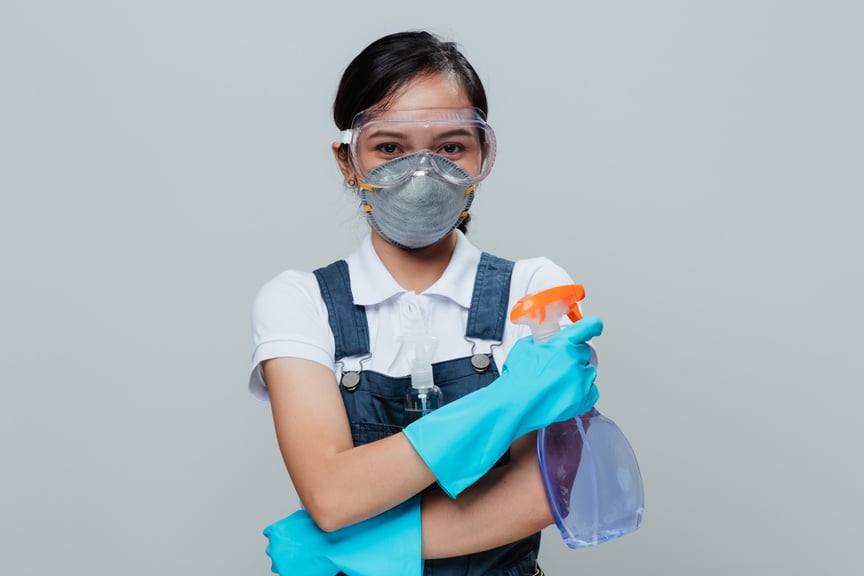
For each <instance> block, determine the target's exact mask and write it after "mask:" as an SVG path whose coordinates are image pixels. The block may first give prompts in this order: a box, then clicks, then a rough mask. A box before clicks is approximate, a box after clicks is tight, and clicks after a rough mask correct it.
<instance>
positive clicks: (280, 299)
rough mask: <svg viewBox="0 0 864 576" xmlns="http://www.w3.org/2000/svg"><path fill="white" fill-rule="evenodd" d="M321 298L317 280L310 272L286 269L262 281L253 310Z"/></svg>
mask: <svg viewBox="0 0 864 576" xmlns="http://www.w3.org/2000/svg"><path fill="white" fill-rule="evenodd" d="M320 299H321V292H320V290H319V288H318V281H317V280H316V279H315V275H314V274H313V273H312V272H306V271H301V270H286V271H284V272H281V273H279V274H278V275H276V276H274V277H273V278H271V279H270V280H268V281H267V282H265V283H264V285H263V286H261V288H260V289H259V290H258V293H257V294H256V295H255V300H254V304H253V306H254V311H255V312H259V311H266V310H268V309H271V308H277V309H278V308H280V307H283V306H290V305H296V304H297V302H298V300H299V301H302V302H306V303H308V302H310V301H312V302H314V301H316V300H320Z"/></svg>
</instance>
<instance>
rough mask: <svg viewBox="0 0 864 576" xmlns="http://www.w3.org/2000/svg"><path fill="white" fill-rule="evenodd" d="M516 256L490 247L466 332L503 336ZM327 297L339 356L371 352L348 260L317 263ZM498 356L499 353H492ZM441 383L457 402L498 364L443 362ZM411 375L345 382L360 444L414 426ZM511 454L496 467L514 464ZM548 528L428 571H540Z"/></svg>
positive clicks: (370, 375) (436, 563) (531, 574)
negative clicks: (409, 419)
mask: <svg viewBox="0 0 864 576" xmlns="http://www.w3.org/2000/svg"><path fill="white" fill-rule="evenodd" d="M512 271H513V262H511V261H509V260H503V259H501V258H497V257H495V256H492V255H490V254H488V253H485V252H484V253H483V254H482V256H481V258H480V263H479V265H478V267H477V273H476V275H475V279H474V292H473V295H472V299H471V308H470V310H469V312H468V322H467V328H466V334H465V336H466V337H467V338H481V339H486V340H497V341H500V340H501V337H502V334H503V332H504V326H505V322H506V319H507V303H508V301H509V294H510V276H511V274H512ZM315 276H316V278H317V279H318V283H319V286H320V288H321V296H322V298H323V299H324V303H325V304H326V305H327V311H328V318H329V321H330V327H331V330H332V332H333V337H334V339H335V340H336V358H335V360H337V361H339V360H341V359H342V358H344V357H345V356H350V355H365V354H368V353H369V329H368V324H367V323H366V316H365V310H364V309H363V307H362V306H355V305H354V303H353V297H352V296H351V284H350V279H349V275H348V266H347V264H346V263H345V262H344V261H341V260H340V261H338V262H334V263H333V264H331V265H330V266H327V267H326V268H321V269H318V270H315ZM490 360H491V359H490ZM432 370H433V374H434V378H435V384H437V385H438V386H439V387H440V388H441V390H442V392H443V394H444V399H445V402H451V401H453V400H455V399H457V398H460V397H462V396H464V395H465V394H468V393H469V392H472V391H474V390H477V389H479V388H482V387H484V386H487V385H488V384H490V383H491V382H492V381H493V380H495V379H496V378H497V377H498V375H499V372H498V368H497V366H496V365H495V362H494V361H492V362H491V364H490V366H489V368H488V369H487V370H486V371H485V372H482V373H478V372H477V371H476V370H475V369H474V367H473V366H472V364H471V358H457V359H454V360H448V361H445V362H439V363H437V364H435V365H433V367H432ZM409 384H410V378H409V377H403V378H394V377H390V376H386V375H384V374H380V373H377V372H372V371H368V370H366V371H363V372H361V373H360V386H359V387H357V388H356V389H355V390H354V391H349V390H346V389H345V388H342V389H341V391H342V399H343V401H344V402H345V408H346V410H347V413H348V419H349V420H350V422H351V434H352V435H353V438H354V444H355V445H356V446H359V445H361V444H366V443H369V442H374V441H376V440H380V439H382V438H386V437H387V436H390V435H391V434H395V433H397V432H399V431H400V430H402V428H403V427H404V426H405V425H406V419H405V410H404V408H405V404H404V403H405V392H406V390H407V388H408V386H409ZM507 458H508V455H505V456H504V457H503V458H502V459H501V460H500V461H499V462H498V464H496V466H499V465H502V464H504V463H506V461H507ZM539 549H540V533H539V532H538V533H536V534H533V535H532V536H529V537H528V538H525V539H522V540H519V541H518V542H514V543H512V544H508V545H505V546H501V547H499V548H495V549H493V550H487V551H485V552H480V553H477V554H469V555H466V556H458V557H454V558H445V559H440V560H427V561H426V562H425V563H424V572H423V573H424V575H425V576H535V575H536V574H538V572H537V570H538V569H537V553H538V551H539Z"/></svg>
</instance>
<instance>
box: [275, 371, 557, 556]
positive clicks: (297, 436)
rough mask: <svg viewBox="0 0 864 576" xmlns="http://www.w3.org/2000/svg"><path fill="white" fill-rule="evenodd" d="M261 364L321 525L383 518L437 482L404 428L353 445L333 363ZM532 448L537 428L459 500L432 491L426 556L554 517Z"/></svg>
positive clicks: (287, 453)
mask: <svg viewBox="0 0 864 576" xmlns="http://www.w3.org/2000/svg"><path fill="white" fill-rule="evenodd" d="M262 368H263V371H264V380H265V382H267V388H268V390H269V393H270V404H271V407H272V410H273V421H274V425H275V428H276V436H277V439H278V441H279V447H280V450H281V452H282V457H283V459H284V461H285V466H286V468H287V469H288V472H289V475H290V476H291V479H292V481H293V483H294V487H295V489H296V490H297V494H298V496H299V497H300V501H301V502H302V503H303V506H304V508H305V509H306V511H307V512H308V513H309V515H310V516H311V517H312V518H313V519H314V520H315V523H316V524H317V525H318V526H319V527H320V528H321V529H322V530H325V531H333V530H338V529H339V528H342V527H344V526H348V525H350V524H354V523H356V522H360V521H362V520H365V519H367V518H370V517H372V516H375V515H377V514H380V513H381V512H384V511H385V510H389V509H390V508H392V507H393V506H396V505H397V504H399V503H401V502H403V501H405V500H407V499H408V498H410V497H412V496H414V495H415V494H417V493H419V492H420V491H422V490H423V489H425V488H426V487H428V486H429V485H431V484H433V483H434V482H435V477H434V475H433V474H432V472H431V471H430V470H429V468H428V467H427V466H426V464H425V463H424V462H423V460H422V459H421V458H420V456H419V455H418V454H417V453H416V452H415V451H414V448H413V447H412V446H411V444H410V443H409V442H408V440H407V439H406V438H405V436H404V435H403V434H396V435H393V436H390V437H388V438H385V439H383V440H379V441H377V442H373V443H370V444H366V445H363V446H358V447H354V445H353V441H352V438H351V430H350V427H349V423H348V416H347V414H346V412H345V407H344V404H343V403H342V398H341V395H340V392H339V387H338V386H337V384H336V381H335V378H334V375H333V373H332V372H331V371H330V370H329V369H328V368H326V367H325V366H322V365H320V364H318V363H316V362H312V361H309V360H302V359H297V358H275V359H272V360H267V361H265V362H264V363H263V364H262ZM534 447H535V435H534V434H529V435H526V436H524V437H522V438H520V439H518V440H517V441H516V442H515V443H514V444H513V445H512V447H511V458H510V463H509V464H508V465H507V466H503V467H500V468H496V469H493V470H492V471H490V472H489V473H487V474H486V475H485V476H484V477H483V478H481V479H480V480H479V481H478V482H477V483H476V484H474V485H473V486H472V487H470V488H469V489H467V490H466V491H465V492H463V493H462V494H460V496H459V497H458V498H457V499H455V500H453V499H451V498H449V497H448V496H447V495H446V494H444V493H443V492H441V491H440V490H431V491H429V492H427V493H426V494H424V496H423V501H422V523H423V556H424V558H443V557H451V556H458V555H462V554H467V553H471V552H479V551H482V550H486V549H489V548H493V547H496V546H500V545H503V544H506V543H509V542H513V541H515V540H517V539H519V538H523V537H525V536H528V535H530V534H533V533H534V532H536V531H537V530H539V529H541V528H544V527H545V526H548V525H549V524H551V523H552V515H551V512H550V510H549V505H548V503H547V501H546V496H545V493H544V489H543V483H542V479H541V477H540V472H539V468H538V464H537V459H536V450H535V448H534Z"/></svg>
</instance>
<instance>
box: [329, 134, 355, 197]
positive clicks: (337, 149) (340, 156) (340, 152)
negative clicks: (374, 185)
mask: <svg viewBox="0 0 864 576" xmlns="http://www.w3.org/2000/svg"><path fill="white" fill-rule="evenodd" d="M331 148H332V149H333V157H334V158H335V159H336V164H337V165H338V166H339V171H340V172H342V177H343V178H345V181H346V182H351V181H353V182H356V181H357V179H356V177H355V176H354V169H353V168H352V167H351V162H350V161H349V160H348V154H347V148H345V145H344V144H342V143H341V142H333V144H332V145H331ZM350 185H351V184H349V186H350Z"/></svg>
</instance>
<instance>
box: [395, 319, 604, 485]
mask: <svg viewBox="0 0 864 576" xmlns="http://www.w3.org/2000/svg"><path fill="white" fill-rule="evenodd" d="M602 331H603V323H602V322H601V321H600V319H599V318H594V317H585V318H583V319H582V320H580V321H578V322H576V323H574V324H572V325H570V326H567V327H565V328H563V329H561V331H559V332H558V333H557V334H555V335H554V336H553V337H551V338H549V339H548V340H546V341H545V342H543V343H541V344H534V341H533V339H532V338H531V337H530V336H529V337H526V338H522V339H521V340H519V341H518V342H516V344H515V345H514V346H513V348H512V349H511V351H510V354H509V355H508V356H507V360H506V361H505V362H504V368H503V370H502V371H501V376H500V377H498V378H497V379H496V380H495V381H494V382H492V383H491V384H489V385H488V386H486V387H485V388H481V389H480V390H477V391H475V392H472V393H470V394H468V395H466V396H463V397H462V398H460V399H458V400H456V401H455V402H452V403H450V404H445V405H444V406H442V407H441V408H438V409H437V410H435V411H434V412H431V413H429V414H427V415H426V416H424V417H422V418H420V419H419V420H416V421H415V422H413V423H412V424H411V425H409V426H408V427H406V428H405V429H404V431H403V432H404V433H405V436H406V437H407V438H408V441H409V442H411V444H412V445H413V446H414V449H415V450H416V451H417V453H418V454H419V455H420V457H421V458H422V459H423V461H424V462H426V465H427V466H429V468H430V469H431V470H432V472H433V473H434V474H435V477H436V478H437V479H438V484H439V485H440V486H441V488H442V489H443V490H444V491H445V492H446V493H447V494H448V495H450V497H451V498H455V497H456V496H457V495H458V494H459V493H460V492H462V490H464V489H465V488H467V487H468V486H470V485H471V484H473V483H474V482H475V481H477V479H479V478H480V477H481V476H482V475H483V474H485V473H486V471H488V470H489V469H490V468H491V467H492V465H493V464H494V463H495V462H496V461H497V460H498V458H500V457H501V456H502V455H503V454H504V452H505V451H506V450H507V448H508V447H509V446H510V444H512V443H513V441H514V440H516V439H517V438H519V437H520V436H522V435H524V434H527V433H528V432H531V431H534V430H539V429H540V428H543V427H545V426H548V425H549V424H551V423H553V422H560V421H562V420H567V419H569V418H573V417H575V416H577V415H579V414H583V413H585V412H587V411H588V410H590V409H591V408H592V407H593V406H594V402H596V401H597V397H598V392H597V388H596V387H595V386H594V379H595V377H596V370H595V368H594V366H592V365H591V364H590V363H589V360H590V358H591V348H590V347H589V346H588V344H586V342H588V340H590V339H591V338H593V337H594V336H599V335H600V333H601V332H602Z"/></svg>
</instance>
